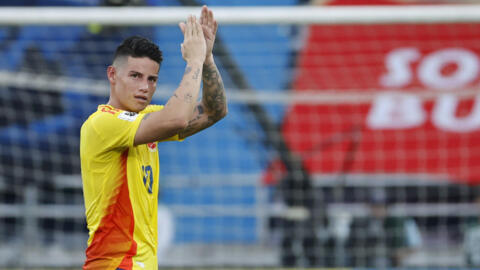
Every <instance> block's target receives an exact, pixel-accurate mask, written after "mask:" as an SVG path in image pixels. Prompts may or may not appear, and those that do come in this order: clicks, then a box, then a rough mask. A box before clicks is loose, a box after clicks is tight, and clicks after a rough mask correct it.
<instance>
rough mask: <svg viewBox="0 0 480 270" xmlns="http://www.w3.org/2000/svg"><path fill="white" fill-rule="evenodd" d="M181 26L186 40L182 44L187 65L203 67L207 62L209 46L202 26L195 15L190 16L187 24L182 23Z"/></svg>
mask: <svg viewBox="0 0 480 270" xmlns="http://www.w3.org/2000/svg"><path fill="white" fill-rule="evenodd" d="M179 26H180V29H181V30H182V33H183V39H184V40H183V43H182V44H181V50H182V56H183V59H185V61H186V62H187V63H192V62H193V63H196V64H200V65H202V64H203V62H204V61H205V55H206V46H207V45H206V42H205V37H204V36H203V30H202V26H201V25H200V23H199V22H198V21H197V18H196V17H195V16H193V15H190V16H188V18H187V23H184V22H181V23H180V24H179Z"/></svg>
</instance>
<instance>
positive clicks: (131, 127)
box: [80, 6, 227, 270]
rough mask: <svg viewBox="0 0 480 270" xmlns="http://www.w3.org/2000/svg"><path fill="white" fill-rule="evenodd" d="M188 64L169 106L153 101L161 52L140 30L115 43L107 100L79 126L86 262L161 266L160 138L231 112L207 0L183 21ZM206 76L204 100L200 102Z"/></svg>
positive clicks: (184, 134)
mask: <svg viewBox="0 0 480 270" xmlns="http://www.w3.org/2000/svg"><path fill="white" fill-rule="evenodd" d="M179 26H180V29H181V31H182V33H183V34H184V41H183V43H182V44H181V52H182V56H183V58H184V60H185V61H186V68H185V72H184V75H183V78H182V80H181V82H180V85H179V86H178V88H177V89H176V90H175V92H174V93H173V95H172V97H171V98H170V99H169V100H168V101H167V103H166V105H165V106H160V105H149V103H150V101H151V99H152V95H153V93H154V92H155V88H156V83H157V78H158V72H159V68H160V63H161V61H162V54H161V51H160V50H159V49H158V47H157V45H155V44H153V43H152V42H150V41H149V40H147V39H144V38H141V37H137V36H135V37H130V38H128V39H126V40H124V42H123V43H122V44H121V45H120V46H119V47H118V48H117V50H116V53H115V56H114V60H113V64H112V65H111V66H109V67H108V69H107V77H108V80H109V82H110V99H109V101H108V104H106V105H100V106H98V110H97V111H96V112H95V113H93V114H92V115H90V117H89V118H88V119H87V120H86V121H85V123H84V124H83V126H82V129H81V137H80V157H81V167H82V179H83V193H84V199H85V208H86V216H87V226H88V230H89V239H88V247H87V249H86V261H85V264H84V266H83V269H95V270H98V269H102V270H108V269H114V270H115V269H123V270H126V269H158V263H157V203H158V198H157V195H158V188H159V187H158V177H159V176H158V175H159V168H158V167H159V166H158V152H157V142H159V141H166V140H182V139H184V138H185V137H188V136H190V135H192V134H194V133H196V132H198V131H200V130H202V129H205V128H207V127H209V126H211V125H213V124H214V123H215V122H217V121H219V120H220V119H222V118H223V117H224V116H225V115H226V114H227V104H226V97H225V91H224V86H223V82H222V78H221V76H220V73H219V71H218V69H217V67H216V65H215V62H214V59H213V56H212V48H213V44H214V41H215V35H216V31H217V22H216V21H215V19H214V17H213V13H212V11H211V10H209V9H208V8H207V7H206V6H204V7H203V8H202V12H201V17H200V19H199V21H197V19H196V18H195V17H194V16H189V17H188V19H187V22H186V23H183V22H182V23H180V24H179ZM202 81H203V94H202V99H201V101H197V97H198V95H199V91H200V83H201V82H202Z"/></svg>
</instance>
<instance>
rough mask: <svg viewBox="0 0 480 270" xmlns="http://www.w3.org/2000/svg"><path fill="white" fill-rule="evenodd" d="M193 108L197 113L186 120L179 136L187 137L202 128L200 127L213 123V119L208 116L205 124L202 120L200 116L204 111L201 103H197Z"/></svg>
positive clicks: (202, 115)
mask: <svg viewBox="0 0 480 270" xmlns="http://www.w3.org/2000/svg"><path fill="white" fill-rule="evenodd" d="M195 110H196V111H198V114H197V116H196V117H195V118H193V119H192V120H190V121H188V125H187V127H186V128H185V129H184V130H182V132H181V137H183V138H185V137H188V136H190V135H192V134H195V133H196V132H198V131H199V130H202V129H204V128H206V127H208V126H211V125H213V124H214V123H215V121H214V120H213V119H211V117H210V116H209V117H208V121H207V124H205V123H204V121H202V118H203V117H204V113H205V110H204V108H203V106H202V105H198V106H197V107H196V108H195Z"/></svg>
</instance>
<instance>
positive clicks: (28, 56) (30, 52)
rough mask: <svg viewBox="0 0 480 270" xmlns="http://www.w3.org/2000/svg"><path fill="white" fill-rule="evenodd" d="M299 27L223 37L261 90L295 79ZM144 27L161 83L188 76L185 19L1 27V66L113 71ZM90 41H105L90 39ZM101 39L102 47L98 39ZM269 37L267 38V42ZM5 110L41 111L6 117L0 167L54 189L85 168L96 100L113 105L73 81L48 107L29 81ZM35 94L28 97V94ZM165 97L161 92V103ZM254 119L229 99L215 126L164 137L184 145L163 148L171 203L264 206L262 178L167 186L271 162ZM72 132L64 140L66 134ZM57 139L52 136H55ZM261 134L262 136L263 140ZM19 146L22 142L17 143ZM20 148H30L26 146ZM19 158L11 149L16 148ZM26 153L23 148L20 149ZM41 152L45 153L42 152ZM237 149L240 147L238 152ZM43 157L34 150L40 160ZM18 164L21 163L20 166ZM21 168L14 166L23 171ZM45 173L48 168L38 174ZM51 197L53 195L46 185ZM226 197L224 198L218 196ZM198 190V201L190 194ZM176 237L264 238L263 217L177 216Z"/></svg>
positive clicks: (224, 31)
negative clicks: (258, 183) (124, 43)
mask: <svg viewBox="0 0 480 270" xmlns="http://www.w3.org/2000/svg"><path fill="white" fill-rule="evenodd" d="M78 2H79V1H53V0H51V1H48V0H38V1H17V0H15V1H13V0H12V1H2V2H1V3H0V6H2V5H3V6H22V5H23V6H55V5H64V6H65V5H70V6H79V5H89V6H96V5H100V3H101V1H93V0H92V1H84V4H78ZM146 2H147V4H148V5H159V3H160V2H161V5H162V6H166V5H168V6H179V5H180V3H179V1H174V0H169V1H146ZM199 2H201V3H202V4H208V5H211V6H215V5H223V6H225V5H231V6H235V5H244V6H252V5H253V6H254V5H297V4H299V1H295V0H280V1H268V0H256V1H250V0H249V1H240V0H237V1H220V0H216V1H213V0H212V1H199ZM97 30H98V29H97ZM292 33H293V32H292V29H291V28H290V27H288V26H272V25H261V26H223V25H221V27H220V29H219V33H218V35H219V36H220V37H221V39H222V40H223V42H225V45H226V46H227V48H228V50H229V51H230V53H231V55H232V57H233V59H234V60H235V61H236V64H237V65H238V67H239V68H240V70H241V72H242V73H243V74H244V76H245V77H246V79H247V81H248V83H249V84H250V85H251V86H252V88H253V89H255V90H256V91H282V90H284V89H287V88H288V87H289V83H290V77H291V74H290V71H291V68H289V65H290V64H291V62H292V57H293V56H292V51H293V49H292V46H293V43H294V40H293V36H294V35H293V34H292ZM132 34H139V35H144V36H147V37H149V38H150V39H152V40H154V41H155V42H157V43H158V44H159V46H160V48H161V49H162V50H163V53H164V62H163V63H162V67H161V71H160V74H159V83H160V84H161V85H164V86H165V85H167V86H168V87H169V88H171V90H172V91H173V90H174V89H175V88H176V86H177V85H178V82H179V81H180V79H181V76H182V74H183V70H184V62H183V60H182V57H181V54H180V50H179V44H180V43H181V42H182V35H181V33H180V31H179V29H178V27H177V26H158V27H131V28H128V29H125V28H124V29H114V30H112V29H102V30H100V31H91V29H89V28H87V27H83V26H68V27H48V26H25V27H1V28H0V59H2V60H1V61H0V69H5V70H21V69H22V70H25V69H27V70H30V71H32V72H45V71H47V72H49V73H53V74H58V75H61V76H71V77H74V78H79V77H88V78H95V79H100V80H101V79H106V77H105V70H106V67H107V66H108V64H110V62H111V55H112V54H113V50H114V49H115V46H116V45H117V44H118V43H119V42H120V41H121V40H122V39H123V38H125V37H127V36H129V35H132ZM89 41H92V42H95V43H91V44H97V46H85V44H89V43H88V42H89ZM98 44H100V46H98ZM264 44H265V45H264ZM219 68H220V71H221V73H222V74H223V76H224V80H225V84H226V88H227V92H228V91H229V89H231V88H236V87H235V86H234V85H233V83H232V81H231V79H230V78H229V77H228V75H227V72H226V70H225V69H224V68H223V67H222V66H221V65H219ZM0 89H1V91H2V97H1V98H0V102H1V103H2V104H1V105H2V106H1V108H2V109H0V113H2V112H1V111H2V110H3V111H4V112H3V114H4V115H5V114H6V113H7V112H6V111H5V110H8V109H10V110H11V109H14V110H18V111H19V114H21V113H22V111H25V110H33V112H34V113H35V117H33V118H30V117H20V116H19V117H16V118H13V119H12V118H11V117H10V118H7V117H4V118H0V144H1V148H0V161H1V164H2V165H0V166H2V167H3V168H0V169H2V170H0V172H1V173H2V176H4V179H11V180H12V181H11V183H7V184H11V185H25V184H34V185H37V186H39V187H40V188H41V189H42V188H43V189H45V190H48V189H49V188H48V187H49V185H50V183H49V181H50V180H51V179H52V176H53V175H55V174H78V173H79V172H80V168H79V164H78V157H77V155H78V140H77V142H73V143H72V138H78V136H79V129H80V126H81V124H82V122H83V121H84V120H85V119H86V118H87V117H88V115H89V114H90V113H92V112H93V111H95V110H96V107H97V105H98V104H101V103H105V102H106V99H105V98H104V97H97V96H92V95H87V94H79V93H78V92H74V91H69V89H65V92H62V93H60V94H59V93H55V92H52V93H47V94H48V95H50V97H49V98H51V100H52V101H53V102H57V103H56V105H55V106H53V108H51V109H45V108H40V107H41V104H40V103H36V102H37V101H38V100H40V99H41V98H42V97H41V96H40V95H43V94H41V93H38V92H37V91H35V90H31V89H25V88H22V89H19V88H14V87H4V86H2V87H0ZM25 97H27V98H25ZM164 101H165V100H156V101H155V103H163V102H164ZM264 109H265V110H266V111H267V112H268V113H269V116H270V117H271V118H272V119H273V121H276V122H277V123H278V121H279V120H280V119H282V118H283V113H284V107H283V106H272V105H270V106H264ZM252 119H254V117H253V116H252V114H251V113H250V112H249V111H248V109H247V108H246V107H245V106H243V105H240V104H235V103H231V104H230V106H229V115H228V117H227V118H225V119H224V120H222V121H221V122H220V123H218V124H216V125H215V126H214V127H213V128H211V129H209V130H206V131H204V132H202V133H199V134H197V135H195V136H192V137H190V138H188V139H187V140H185V141H184V142H182V143H164V144H160V145H159V151H160V153H162V152H163V153H177V155H178V156H171V155H169V156H165V155H161V154H160V163H161V185H162V186H163V187H164V188H163V189H162V190H161V196H160V200H161V202H162V203H164V204H166V205H167V206H168V205H177V206H178V205H185V206H195V205H210V206H212V205H218V204H220V205H229V206H235V205H236V206H246V207H249V206H252V207H254V206H255V205H256V204H257V201H256V198H255V196H254V195H255V185H251V186H241V187H239V186H236V185H230V184H229V179H225V183H224V184H223V185H220V186H214V187H211V186H209V187H194V186H192V187H182V188H174V187H171V186H172V185H169V183H168V181H169V179H171V177H170V176H173V175H178V174H182V175H184V176H186V177H191V178H195V177H196V176H197V175H198V174H205V175H208V174H225V175H229V174H239V173H241V174H246V175H248V174H250V175H255V174H257V175H259V174H261V173H262V171H263V170H264V167H265V166H266V164H267V162H268V155H267V151H268V149H267V147H266V146H265V145H263V144H261V143H259V142H258V141H252V140H251V139H248V138H249V137H251V136H258V134H260V136H262V132H261V128H260V127H259V126H258V124H257V123H256V122H255V121H254V120H253V121H252ZM216 133H220V134H222V135H224V136H223V137H222V138H221V139H212V138H214V137H215V136H214V134H216ZM64 135H68V137H69V138H70V139H69V141H67V140H66V138H67V136H64ZM51 137H53V138H57V139H56V140H52V139H49V138H51ZM260 141H261V140H260ZM15 149H16V150H15ZM18 149H22V151H18ZM185 149H188V151H192V152H195V153H208V152H209V151H212V150H211V149H225V152H226V153H230V155H225V156H222V155H215V156H211V157H210V158H205V159H195V160H192V159H189V158H184V159H182V158H181V157H185V156H187V157H188V155H189V153H188V152H185V151H186V150H185ZM13 151H16V152H15V153H17V154H16V156H15V157H12V156H11V155H12V152H13ZM18 153H20V154H18ZM38 153H43V154H41V155H40V156H41V157H43V158H41V159H40V160H38V156H39V155H38ZM232 153H233V154H232ZM57 154H60V155H64V156H65V157H67V158H65V161H63V163H62V164H60V165H59V164H58V163H57V161H56V160H52V159H51V158H50V157H51V156H55V155H57ZM34 157H36V158H34ZM12 167H14V168H18V170H15V169H13V170H12ZM19 170H21V171H23V173H21V174H19V173H16V172H17V171H19ZM40 170H41V171H43V172H45V173H43V174H42V175H31V174H29V172H32V174H35V172H38V171H40ZM46 193H47V195H45V196H44V197H45V198H43V200H44V201H45V202H46V203H49V202H50V203H55V202H52V201H49V198H48V197H49V196H48V192H46ZM215 194H243V195H242V196H223V197H222V198H223V199H221V200H214V199H212V198H215V196H216V195H215ZM217 197H218V196H217ZM192 198H195V200H192ZM239 224H240V227H241V230H240V232H239V233H237V234H232V233H230V232H229V231H230V230H229V228H232V226H239ZM196 225H198V226H197V227H203V228H216V230H215V232H212V231H208V230H207V231H204V232H203V233H201V234H193V233H192V231H191V228H192V227H191V226H196ZM175 226H176V238H175V239H176V241H177V242H240V243H251V242H255V241H257V237H258V235H256V226H257V220H256V218H254V217H234V216H220V217H218V216H217V217H211V218H199V217H196V216H194V215H193V216H182V217H181V218H177V219H176V220H175Z"/></svg>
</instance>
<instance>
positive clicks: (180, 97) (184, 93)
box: [165, 63, 202, 119]
mask: <svg viewBox="0 0 480 270" xmlns="http://www.w3.org/2000/svg"><path fill="white" fill-rule="evenodd" d="M201 74H202V65H201V64H195V63H193V64H190V63H189V64H187V67H186V68H185V73H184V75H183V78H182V81H181V82H180V85H179V86H178V88H177V89H176V90H175V92H174V93H173V96H172V97H171V98H170V99H169V100H168V102H167V104H166V105H165V109H167V108H169V107H171V106H172V105H173V107H174V108H175V109H174V110H175V113H177V114H178V113H180V114H181V112H183V111H184V110H185V109H186V110H187V111H188V117H187V119H190V118H191V115H192V113H193V109H194V108H195V103H196V100H197V98H198V95H199V90H200V76H201Z"/></svg>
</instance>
